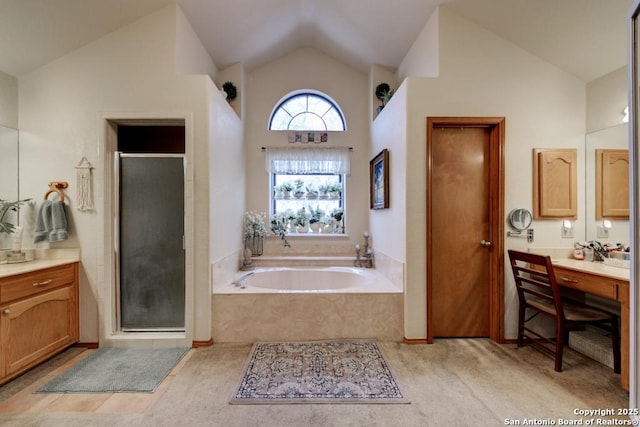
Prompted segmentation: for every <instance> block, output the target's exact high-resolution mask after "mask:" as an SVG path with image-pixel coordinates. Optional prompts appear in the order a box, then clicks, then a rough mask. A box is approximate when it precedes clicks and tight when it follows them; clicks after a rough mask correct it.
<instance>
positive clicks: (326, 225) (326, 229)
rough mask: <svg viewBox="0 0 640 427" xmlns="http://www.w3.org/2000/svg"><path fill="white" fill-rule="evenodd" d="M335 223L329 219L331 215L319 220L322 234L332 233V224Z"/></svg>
mask: <svg viewBox="0 0 640 427" xmlns="http://www.w3.org/2000/svg"><path fill="white" fill-rule="evenodd" d="M335 222H336V220H335V219H333V218H332V217H331V215H325V216H323V217H322V218H320V223H321V224H322V232H323V233H329V234H331V233H333V224H334V223H335Z"/></svg>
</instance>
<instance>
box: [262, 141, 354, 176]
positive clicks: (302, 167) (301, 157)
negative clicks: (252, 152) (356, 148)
mask: <svg viewBox="0 0 640 427" xmlns="http://www.w3.org/2000/svg"><path fill="white" fill-rule="evenodd" d="M265 151H266V168H267V172H269V173H275V174H296V175H302V174H311V173H324V174H335V175H348V174H349V172H350V170H351V165H350V162H349V148H320V147H308V148H307V147H305V148H280V147H267V148H266V149H265Z"/></svg>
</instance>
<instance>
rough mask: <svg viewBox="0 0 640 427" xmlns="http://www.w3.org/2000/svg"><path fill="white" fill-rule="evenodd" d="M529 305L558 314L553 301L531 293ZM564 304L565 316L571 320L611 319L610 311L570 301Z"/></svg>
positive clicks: (594, 320) (551, 313)
mask: <svg viewBox="0 0 640 427" xmlns="http://www.w3.org/2000/svg"><path fill="white" fill-rule="evenodd" d="M527 305H530V306H531V307H533V308H535V309H538V310H540V311H543V312H545V313H547V314H550V315H552V316H555V315H556V308H555V306H554V305H553V303H552V302H551V301H547V300H544V299H542V298H538V297H535V296H531V295H530V296H528V297H527ZM562 306H563V308H564V317H565V319H567V320H569V321H573V322H597V321H599V320H607V319H611V315H610V314H609V313H607V312H604V311H601V310H598V309H597V308H593V307H590V306H586V305H578V304H574V303H572V302H569V301H563V302H562Z"/></svg>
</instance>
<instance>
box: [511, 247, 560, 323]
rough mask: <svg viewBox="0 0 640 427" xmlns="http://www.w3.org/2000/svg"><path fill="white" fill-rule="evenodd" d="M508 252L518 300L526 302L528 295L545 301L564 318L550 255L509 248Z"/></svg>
mask: <svg viewBox="0 0 640 427" xmlns="http://www.w3.org/2000/svg"><path fill="white" fill-rule="evenodd" d="M508 252H509V259H510V260H511V269H512V270H513V278H514V279H515V281H516V288H517V289H518V298H520V302H521V303H526V302H527V299H528V298H529V297H534V298H538V299H539V300H543V301H546V302H547V303H548V304H550V305H551V306H552V307H555V311H556V315H557V316H558V317H559V318H560V319H563V320H564V311H563V308H562V298H561V296H560V290H559V288H558V283H557V282H556V276H555V273H554V271H553V266H552V264H551V257H549V256H544V255H537V254H532V253H529V252H520V251H514V250H511V249H510V250H509V251H508Z"/></svg>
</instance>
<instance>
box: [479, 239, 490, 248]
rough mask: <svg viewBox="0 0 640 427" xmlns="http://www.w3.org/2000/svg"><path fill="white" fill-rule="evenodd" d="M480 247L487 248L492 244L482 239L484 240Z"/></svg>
mask: <svg viewBox="0 0 640 427" xmlns="http://www.w3.org/2000/svg"><path fill="white" fill-rule="evenodd" d="M480 246H485V247H487V246H491V242H488V241H486V240H484V239H482V240H481V241H480Z"/></svg>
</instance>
